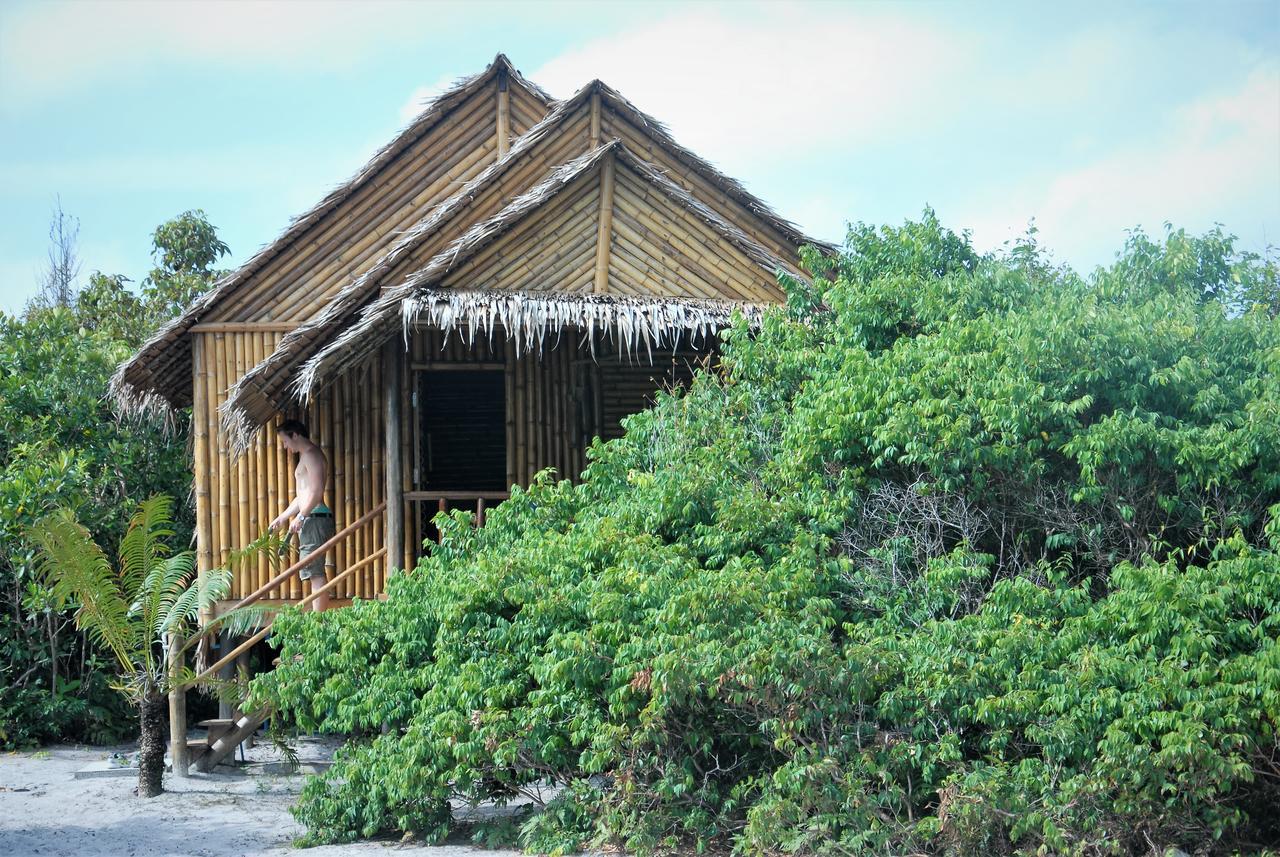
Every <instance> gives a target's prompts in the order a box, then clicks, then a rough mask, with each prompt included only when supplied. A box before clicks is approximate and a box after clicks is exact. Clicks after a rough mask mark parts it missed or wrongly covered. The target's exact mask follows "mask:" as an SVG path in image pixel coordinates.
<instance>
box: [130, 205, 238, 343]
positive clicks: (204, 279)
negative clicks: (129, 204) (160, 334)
mask: <svg viewBox="0 0 1280 857" xmlns="http://www.w3.org/2000/svg"><path fill="white" fill-rule="evenodd" d="M152 244H153V246H154V248H155V249H154V250H153V251H152V256H153V257H154V258H155V261H156V267H155V268H153V269H152V270H151V273H150V274H149V275H148V276H147V278H146V279H145V280H143V282H142V297H143V300H144V302H145V303H146V306H147V309H148V311H149V312H150V314H151V317H152V319H153V320H154V322H155V323H156V324H160V323H162V322H164V321H165V320H167V319H169V318H172V317H173V316H175V315H178V314H179V313H181V312H182V311H183V310H184V309H186V308H187V307H188V306H189V305H190V304H191V302H192V301H193V300H195V299H196V298H197V297H199V296H200V295H202V294H204V292H205V291H207V290H208V288H209V286H210V285H211V284H212V283H213V282H214V281H215V280H217V279H218V278H219V277H221V276H223V275H224V274H225V273H226V272H225V271H219V270H217V269H215V268H214V265H215V264H216V263H217V261H218V259H219V258H221V257H222V256H225V255H226V254H227V253H229V252H230V250H229V248H228V247H227V245H226V244H225V243H223V241H222V240H221V239H219V238H218V232H217V230H216V229H215V228H214V227H213V225H212V224H210V223H209V221H208V219H207V218H206V217H205V213H204V212H203V211H200V210H199V209H196V210H193V211H186V212H183V213H182V214H180V215H178V216H177V217H175V218H173V219H172V220H167V221H165V222H164V223H162V224H160V225H159V226H158V227H156V231H155V233H154V235H152Z"/></svg>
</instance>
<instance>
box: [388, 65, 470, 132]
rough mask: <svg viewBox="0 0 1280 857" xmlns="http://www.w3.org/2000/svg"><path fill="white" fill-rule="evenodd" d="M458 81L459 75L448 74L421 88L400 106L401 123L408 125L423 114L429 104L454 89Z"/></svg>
mask: <svg viewBox="0 0 1280 857" xmlns="http://www.w3.org/2000/svg"><path fill="white" fill-rule="evenodd" d="M457 81H458V75H456V74H447V75H445V76H444V77H442V78H440V79H439V80H437V81H436V82H435V83H433V84H430V85H424V86H419V87H418V88H417V89H415V90H414V91H413V92H412V93H411V94H410V95H409V98H408V99H407V100H406V101H405V103H404V104H402V105H401V106H400V121H401V122H403V123H405V124H408V123H409V122H411V121H413V119H414V118H415V117H416V116H417V115H418V114H419V113H421V112H422V111H423V110H424V109H425V108H426V106H427V103H428V102H430V101H433V100H434V99H435V98H436V97H437V96H438V95H440V94H442V93H444V92H445V91H446V90H448V89H450V88H452V87H453V85H454V84H455V83H457Z"/></svg>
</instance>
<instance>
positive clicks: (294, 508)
mask: <svg viewBox="0 0 1280 857" xmlns="http://www.w3.org/2000/svg"><path fill="white" fill-rule="evenodd" d="M298 500H299V498H298V497H294V498H293V502H292V503H290V504H289V508H287V509H285V510H284V511H283V512H281V513H280V514H279V515H277V516H276V518H275V519H274V520H273V521H272V522H271V523H270V524H269V525H268V529H271V530H279V529H281V528H283V527H284V525H285V524H287V523H289V519H290V518H292V517H293V516H294V515H295V514H297V512H298ZM312 508H314V507H312Z"/></svg>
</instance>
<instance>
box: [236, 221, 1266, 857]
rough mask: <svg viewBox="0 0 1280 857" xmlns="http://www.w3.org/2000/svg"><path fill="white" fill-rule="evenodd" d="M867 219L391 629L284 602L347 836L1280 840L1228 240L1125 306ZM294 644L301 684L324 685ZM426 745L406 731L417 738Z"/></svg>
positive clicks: (333, 826) (442, 558)
mask: <svg viewBox="0 0 1280 857" xmlns="http://www.w3.org/2000/svg"><path fill="white" fill-rule="evenodd" d="M1033 239H1034V236H1032V237H1031V239H1030V240H1028V241H1026V242H1023V243H1020V244H1018V245H1016V246H1014V247H1012V248H1010V249H1009V251H1008V252H1006V253H1004V254H1003V255H1000V256H982V255H979V254H977V253H975V252H974V251H973V249H972V248H971V247H970V245H969V243H968V241H967V239H966V238H965V237H964V236H960V235H956V234H954V233H951V232H949V231H947V230H946V229H944V228H943V227H942V226H941V225H940V224H939V223H938V222H937V221H936V219H935V218H934V217H933V215H932V213H931V212H926V215H925V217H924V218H923V219H922V220H921V222H919V223H908V224H906V225H904V226H903V227H900V228H882V229H872V228H870V227H856V228H854V229H853V230H852V231H851V233H850V235H849V242H848V249H847V252H846V253H844V254H842V255H841V256H840V257H839V258H836V259H823V258H819V257H817V256H810V257H809V259H808V264H809V267H810V269H811V270H813V271H814V272H815V273H816V274H818V276H817V277H816V278H815V282H816V283H817V284H818V285H816V286H812V287H811V286H806V285H804V284H800V283H794V282H788V283H786V284H785V285H786V286H787V288H788V294H789V298H788V304H787V306H786V307H785V309H783V310H780V311H778V312H774V313H771V314H768V315H766V317H765V319H764V321H763V323H762V325H761V327H760V329H759V330H757V331H751V330H749V329H748V328H747V327H746V326H745V325H744V324H737V325H735V326H734V327H733V328H732V329H730V330H729V331H728V332H727V333H726V335H725V348H724V351H723V357H722V362H723V366H722V369H723V373H722V375H718V376H713V375H701V376H699V377H697V378H696V379H695V380H694V382H693V384H692V385H691V387H690V388H689V389H687V390H679V391H673V392H672V393H671V394H669V395H664V396H661V397H659V400H658V402H657V404H656V405H655V407H653V408H652V409H650V410H648V411H646V412H643V413H641V414H638V415H635V416H633V417H631V418H629V420H628V421H627V423H626V429H627V431H626V434H625V436H624V437H622V438H620V439H619V440H616V441H613V442H610V443H607V444H602V443H597V444H596V445H595V446H593V448H592V450H591V456H590V457H591V464H590V466H589V468H588V469H587V471H586V473H585V474H584V478H583V481H582V482H581V484H578V485H570V484H569V483H568V482H563V481H562V482H556V481H554V479H553V478H552V477H551V475H550V474H543V475H542V476H541V477H540V478H539V479H538V480H537V481H536V482H535V484H534V485H533V486H531V487H530V488H529V490H528V491H519V490H517V491H514V492H513V496H512V498H511V499H510V500H509V501H507V502H506V503H504V504H503V505H502V506H501V507H499V508H498V509H496V510H494V511H493V512H492V513H491V515H490V517H489V519H488V523H487V524H486V526H485V527H484V528H483V529H481V530H478V531H477V530H474V529H472V527H471V518H470V516H469V515H468V514H466V513H462V512H457V513H453V515H452V516H451V517H448V518H443V517H442V518H441V519H439V522H440V524H441V527H442V529H443V533H444V539H443V542H442V544H440V545H439V546H438V547H434V548H433V549H432V550H431V553H430V555H429V556H428V557H426V558H425V559H424V560H423V561H422V562H421V563H420V564H419V566H418V568H416V569H415V570H414V571H413V572H412V573H410V574H407V575H402V576H399V577H396V578H393V579H392V581H391V582H390V592H389V597H388V600H387V601H386V602H370V603H358V604H357V605H355V606H354V607H352V608H351V609H349V610H343V611H336V612H331V613H325V614H320V615H318V616H312V615H302V614H297V613H290V612H287V611H286V612H285V613H284V614H283V615H282V616H281V617H280V618H279V619H278V620H277V622H276V624H275V626H274V628H275V641H276V642H277V643H279V644H280V645H281V646H282V647H283V652H282V659H283V665H282V666H281V667H280V668H279V669H277V670H276V671H275V672H274V673H272V674H269V675H267V676H264V677H262V678H261V679H259V680H258V681H257V682H256V684H255V686H254V688H253V692H254V694H255V695H256V696H257V698H258V700H259V701H262V702H266V701H272V702H274V703H275V704H276V705H277V706H278V707H279V708H280V709H281V710H282V711H284V712H286V713H287V714H288V715H289V716H290V717H292V718H293V719H294V720H295V721H296V722H297V723H298V724H299V725H301V726H303V727H304V728H308V729H315V728H323V729H329V730H334V731H354V732H356V733H358V734H363V735H365V736H366V737H363V738H360V739H358V740H356V741H353V742H352V743H351V744H349V745H348V746H347V747H346V748H345V749H344V750H343V751H342V753H341V754H340V756H339V757H338V760H337V762H336V764H335V765H334V767H333V768H332V769H331V770H330V771H329V772H328V773H326V774H325V775H323V776H321V777H319V778H316V779H314V780H312V781H310V782H309V783H308V785H307V787H306V788H305V790H304V793H303V798H302V801H301V803H300V805H299V807H298V808H297V810H296V814H297V817H298V818H299V819H300V820H301V821H302V822H303V823H304V824H305V825H306V826H307V828H308V831H309V833H308V837H309V839H310V840H311V841H314V842H323V841H340V840H347V839H353V838H358V837H362V836H372V835H375V834H377V833H380V832H386V831H392V830H404V831H414V832H416V833H417V834H419V835H421V836H425V837H427V838H429V839H438V838H440V837H443V836H444V835H445V834H446V833H447V832H448V829H449V824H450V820H451V816H450V812H449V805H448V803H447V802H448V801H449V800H451V799H459V800H463V801H479V800H483V799H498V800H504V799H507V798H510V797H513V796H516V795H520V794H527V795H529V796H531V797H534V798H535V799H539V798H540V792H539V789H540V788H541V786H542V785H544V784H546V783H553V784H556V785H558V786H560V787H562V790H561V791H559V793H558V794H557V795H556V796H555V797H554V798H552V799H551V800H550V801H549V802H548V803H547V805H546V806H545V808H544V810H543V811H542V812H541V813H538V814H535V815H532V816H530V817H529V818H528V819H527V820H524V821H522V822H521V823H520V826H519V829H518V831H516V832H515V833H514V834H512V832H511V831H510V830H509V829H507V830H502V829H499V828H500V825H495V826H494V827H493V828H485V829H482V830H480V831H479V832H478V833H477V835H478V836H479V837H480V838H481V839H490V840H495V841H496V840H501V839H503V838H510V836H511V835H514V836H515V838H516V839H517V840H518V841H519V843H520V844H521V845H522V846H523V847H525V848H526V849H529V850H534V851H540V852H551V853H557V852H563V851H570V850H573V849H577V848H579V847H582V846H584V845H589V844H592V843H594V844H597V845H617V846H621V847H623V848H626V849H628V850H632V851H637V852H642V853H643V852H654V851H668V850H672V849H675V848H678V847H684V846H687V845H692V846H695V847H696V848H698V849H702V848H705V847H720V846H731V847H733V848H735V849H737V850H738V851H741V852H743V853H760V852H776V851H803V852H817V853H885V854H898V853H904V852H916V851H925V852H937V853H1003V852H1013V851H1026V852H1034V851H1042V852H1052V853H1076V854H1093V853H1128V852H1134V851H1144V850H1147V849H1150V848H1153V847H1155V848H1164V847H1170V846H1179V847H1183V848H1188V849H1191V848H1207V849H1211V850H1212V849H1228V848H1230V847H1235V846H1238V847H1252V846H1253V845H1257V844H1260V843H1265V842H1272V843H1274V842H1275V841H1277V839H1278V838H1280V829H1277V827H1276V826H1275V825H1276V822H1275V819H1274V814H1273V813H1272V812H1271V808H1272V807H1274V805H1276V803H1277V801H1278V800H1280V769H1278V768H1277V767H1276V762H1275V759H1276V758H1277V751H1278V750H1280V745H1278V744H1277V732H1276V726H1277V714H1278V712H1280V696H1278V695H1277V694H1278V691H1277V688H1278V687H1280V648H1278V646H1277V638H1278V637H1280V625H1278V624H1277V619H1276V610H1277V606H1280V373H1277V372H1276V371H1275V368H1276V366H1278V365H1280V322H1278V321H1277V319H1276V317H1275V314H1274V313H1273V312H1271V311H1270V309H1269V304H1268V300H1269V298H1268V299H1259V296H1262V297H1264V298H1265V297H1266V296H1268V295H1271V296H1274V294H1275V293H1276V289H1277V285H1276V272H1275V268H1274V266H1273V265H1271V264H1270V263H1267V262H1265V261H1263V260H1260V259H1256V258H1253V257H1248V256H1243V255H1241V254H1237V253H1235V252H1234V251H1233V249H1232V246H1231V239H1230V238H1229V237H1226V236H1224V235H1222V234H1221V233H1216V232H1215V233H1210V234H1209V235H1207V236H1203V237H1199V238H1196V237H1188V236H1186V235H1185V234H1184V233H1181V232H1174V231H1172V230H1170V232H1169V233H1168V235H1167V236H1166V238H1165V240H1164V242H1163V243H1157V242H1155V241H1153V240H1152V239H1149V238H1148V237H1146V236H1144V235H1141V234H1135V235H1133V236H1132V237H1131V239H1130V241H1129V242H1128V244H1127V245H1126V247H1125V249H1124V251H1123V252H1122V253H1121V254H1120V255H1119V257H1118V259H1117V261H1116V263H1115V264H1114V265H1112V266H1111V267H1109V268H1106V269H1102V270H1099V271H1097V272H1095V274H1093V275H1092V276H1091V277H1089V278H1088V279H1085V278H1081V277H1079V276H1077V275H1075V274H1073V273H1072V272H1070V271H1067V270H1061V269H1057V268H1054V267H1053V266H1052V265H1050V264H1048V263H1047V262H1046V261H1045V258H1044V256H1043V254H1042V252H1041V251H1040V250H1039V248H1038V247H1037V246H1036V245H1035V244H1034V240H1033ZM294 655H301V658H300V659H299V660H297V661H295V660H294V659H293V656H294ZM384 726H387V727H389V728H388V729H387V730H386V731H382V727H384Z"/></svg>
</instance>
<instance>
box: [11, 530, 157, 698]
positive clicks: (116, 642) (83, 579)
mask: <svg viewBox="0 0 1280 857" xmlns="http://www.w3.org/2000/svg"><path fill="white" fill-rule="evenodd" d="M31 534H32V536H33V537H34V538H35V541H36V543H37V544H38V545H39V546H40V559H39V561H38V566H37V568H38V570H39V573H40V575H41V577H42V578H43V579H44V580H45V581H46V583H47V584H48V585H49V586H50V588H51V589H52V591H53V596H54V598H55V599H56V601H57V603H59V604H66V603H68V602H69V601H73V600H74V601H77V602H79V604H80V609H79V610H77V611H76V627H78V628H79V629H80V630H82V631H84V632H85V633H86V634H88V635H89V637H91V638H92V639H94V640H96V641H97V642H99V643H101V644H102V645H104V646H105V647H106V648H108V649H110V650H111V653H112V654H114V655H115V657H116V660H118V661H119V662H120V666H121V668H122V669H123V671H124V673H125V674H126V675H129V674H133V673H135V672H137V671H138V669H139V661H140V660H142V650H143V649H148V650H149V649H150V645H149V640H148V639H147V638H141V637H140V635H139V634H138V633H137V631H136V628H135V627H134V626H133V624H132V623H131V622H130V620H129V605H128V602H127V601H126V597H125V594H124V593H123V592H121V585H120V584H121V581H120V578H119V577H117V576H116V574H115V573H114V572H113V571H112V569H111V564H110V563H109V562H108V561H107V557H106V555H105V554H104V553H103V552H102V548H100V547H98V545H97V544H96V543H95V542H94V541H93V537H92V536H90V535H89V531H88V530H86V529H85V528H84V527H83V526H82V525H81V524H80V523H79V522H78V521H77V520H76V519H75V516H74V515H73V514H72V513H71V512H70V511H69V510H66V509H59V510H58V511H56V512H54V513H52V514H50V515H48V516H46V517H44V518H42V519H41V520H39V521H37V522H36V524H35V525H34V526H33V527H32V529H31Z"/></svg>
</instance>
